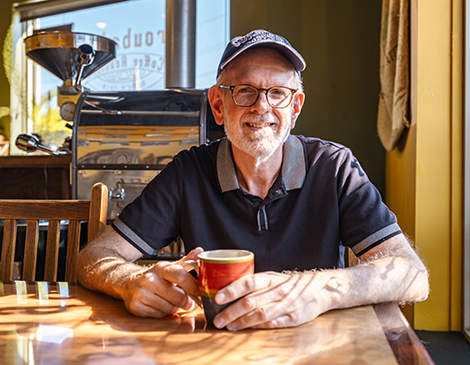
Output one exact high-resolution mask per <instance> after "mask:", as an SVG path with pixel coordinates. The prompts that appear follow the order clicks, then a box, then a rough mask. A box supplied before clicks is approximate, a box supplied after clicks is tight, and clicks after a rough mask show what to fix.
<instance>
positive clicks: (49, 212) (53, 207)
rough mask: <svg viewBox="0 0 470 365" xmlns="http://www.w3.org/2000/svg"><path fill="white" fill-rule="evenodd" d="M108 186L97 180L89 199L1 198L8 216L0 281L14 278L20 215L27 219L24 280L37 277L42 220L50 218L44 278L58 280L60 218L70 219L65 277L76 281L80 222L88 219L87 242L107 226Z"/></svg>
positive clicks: (1, 210)
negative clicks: (40, 223) (40, 221)
mask: <svg viewBox="0 0 470 365" xmlns="http://www.w3.org/2000/svg"><path fill="white" fill-rule="evenodd" d="M107 206H108V188H107V187H106V185H104V184H102V183H96V184H95V185H94V186H93V188H92V191H91V199H90V200H19V199H15V200H0V219H5V226H4V229H3V244H2V256H1V260H0V263H1V265H0V266H1V267H0V281H9V280H12V279H13V263H14V256H15V248H16V234H17V219H26V220H27V226H26V239H25V247H24V260H23V273H22V280H26V281H34V280H35V274H36V262H37V250H38V238H39V220H48V221H49V225H48V230H47V242H46V260H45V268H44V280H45V281H57V267H58V258H59V235H60V221H61V220H68V221H69V225H68V238H67V257H66V266H65V281H68V282H72V283H74V282H76V281H77V279H76V274H75V266H76V262H77V255H78V251H79V249H80V227H81V225H80V223H81V222H82V221H88V242H90V241H91V240H92V239H94V238H95V237H96V236H97V235H98V234H99V233H100V232H101V231H103V230H104V229H105V227H106V215H107Z"/></svg>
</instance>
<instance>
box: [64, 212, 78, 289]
mask: <svg viewBox="0 0 470 365" xmlns="http://www.w3.org/2000/svg"><path fill="white" fill-rule="evenodd" d="M80 230H81V225H80V221H69V233H68V237H67V259H66V264H65V281H68V282H72V283H73V282H75V281H76V280H77V277H76V273H75V269H76V266H77V256H78V251H79V249H80Z"/></svg>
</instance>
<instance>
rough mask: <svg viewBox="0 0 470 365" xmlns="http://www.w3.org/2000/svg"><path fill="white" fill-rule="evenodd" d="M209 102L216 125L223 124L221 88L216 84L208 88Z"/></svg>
mask: <svg viewBox="0 0 470 365" xmlns="http://www.w3.org/2000/svg"><path fill="white" fill-rule="evenodd" d="M208 96H209V103H210V104H211V108H212V114H214V118H215V122H216V123H217V124H218V125H223V124H224V108H223V103H222V97H223V95H222V90H220V88H219V87H217V86H215V85H214V86H212V87H211V88H210V89H209V95H208Z"/></svg>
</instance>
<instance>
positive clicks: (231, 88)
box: [219, 84, 299, 109]
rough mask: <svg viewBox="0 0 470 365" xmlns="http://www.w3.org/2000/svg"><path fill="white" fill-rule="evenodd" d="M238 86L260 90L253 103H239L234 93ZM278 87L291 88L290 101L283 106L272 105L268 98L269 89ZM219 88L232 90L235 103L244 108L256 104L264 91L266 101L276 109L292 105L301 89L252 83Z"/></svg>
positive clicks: (220, 86)
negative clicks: (258, 85) (257, 85)
mask: <svg viewBox="0 0 470 365" xmlns="http://www.w3.org/2000/svg"><path fill="white" fill-rule="evenodd" d="M238 86H249V87H252V88H254V89H256V91H257V92H258V95H257V96H256V99H255V101H254V102H253V104H250V105H240V104H238V103H237V102H236V101H235V96H234V95H233V90H235V88H236V87H238ZM277 87H282V88H284V89H288V90H290V92H291V95H290V100H289V103H287V105H286V106H281V107H279V106H274V105H271V103H270V102H269V98H268V92H269V90H271V89H275V88H277ZM219 88H222V89H226V90H230V91H231V92H232V100H233V102H234V103H235V105H237V106H239V107H242V108H249V107H251V106H253V105H255V104H256V102H257V101H258V99H259V95H260V93H261V92H264V93H265V94H266V101H267V103H268V104H269V106H270V107H271V108H274V109H284V108H287V107H288V106H289V105H291V103H292V100H293V99H294V94H295V93H296V92H297V91H299V89H292V88H290V87H287V86H271V87H268V88H267V89H266V88H258V87H256V86H253V85H250V84H238V85H231V86H227V85H219Z"/></svg>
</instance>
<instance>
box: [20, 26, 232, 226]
mask: <svg viewBox="0 0 470 365" xmlns="http://www.w3.org/2000/svg"><path fill="white" fill-rule="evenodd" d="M25 46H26V55H27V56H28V57H29V58H31V59H32V60H34V61H35V62H36V63H38V64H39V65H41V66H42V67H44V68H45V69H47V70H49V71H50V72H52V73H53V74H54V75H56V76H57V77H59V78H60V79H62V81H63V85H62V86H60V87H59V88H58V92H57V94H58V103H59V107H60V112H61V116H62V118H63V119H64V120H66V121H68V122H72V124H71V125H70V123H68V124H69V126H70V128H71V130H72V133H71V137H70V138H69V139H68V140H66V141H65V142H64V146H63V148H61V151H51V150H50V149H48V148H47V147H46V146H42V145H41V144H40V143H39V141H38V140H36V139H35V138H34V136H29V135H20V136H19V137H18V138H17V146H18V147H19V148H21V149H23V150H26V151H32V150H35V149H37V148H40V149H42V150H44V151H48V152H49V153H51V154H59V153H60V154H63V153H69V154H71V158H72V163H71V185H72V186H71V188H72V198H74V199H89V197H90V195H89V194H90V191H91V187H92V186H93V184H94V183H96V182H98V181H99V182H103V183H104V184H106V185H107V186H108V189H109V204H108V220H110V221H111V220H113V219H115V218H116V217H117V216H118V215H119V213H120V212H121V211H122V209H123V208H124V207H125V206H126V205H127V204H129V203H130V202H131V201H133V200H134V199H135V198H136V197H137V196H138V195H139V194H140V192H141V191H142V189H143V188H144V187H145V186H146V185H147V184H148V182H149V181H150V180H151V179H152V178H153V177H154V176H156V175H157V174H158V173H159V172H160V171H161V170H162V169H163V168H164V167H165V165H166V164H167V163H168V162H169V161H170V160H171V159H172V157H173V156H174V155H175V154H177V153H178V152H179V151H181V150H183V149H189V148H190V147H191V146H195V145H199V144H203V143H206V142H208V141H210V140H214V139H217V138H220V137H221V136H223V129H222V128H221V127H220V126H218V125H216V123H215V121H214V118H213V115H212V112H211V109H210V106H209V103H208V100H207V90H197V89H172V90H170V89H166V90H156V91H122V92H94V91H91V90H88V89H86V88H85V87H84V86H83V85H82V81H83V80H84V79H85V78H86V77H88V76H90V75H91V74H93V73H94V72H96V71H98V70H99V69H101V68H102V67H103V66H105V65H106V64H108V63H109V62H111V61H112V60H114V58H115V57H116V44H115V43H114V42H113V41H112V40H110V39H107V38H105V37H101V36H96V35H91V34H83V33H72V32H63V31H48V32H39V33H37V34H35V35H33V36H31V37H28V38H26V39H25Z"/></svg>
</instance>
